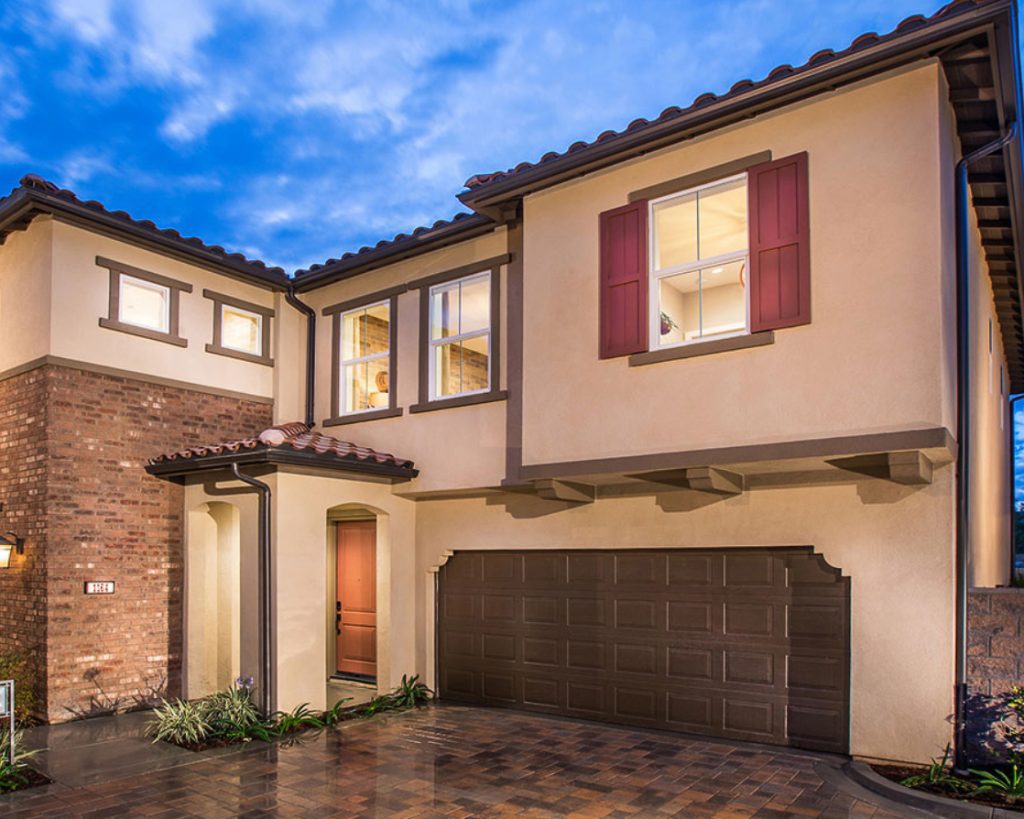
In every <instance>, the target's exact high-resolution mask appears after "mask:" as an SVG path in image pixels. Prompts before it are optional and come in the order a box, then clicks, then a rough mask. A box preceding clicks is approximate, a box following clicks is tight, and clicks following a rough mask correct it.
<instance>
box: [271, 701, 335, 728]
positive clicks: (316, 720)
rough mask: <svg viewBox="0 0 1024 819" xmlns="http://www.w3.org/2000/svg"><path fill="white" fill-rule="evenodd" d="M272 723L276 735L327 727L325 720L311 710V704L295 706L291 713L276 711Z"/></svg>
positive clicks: (272, 716)
mask: <svg viewBox="0 0 1024 819" xmlns="http://www.w3.org/2000/svg"><path fill="white" fill-rule="evenodd" d="M270 722H271V725H272V730H273V732H274V733H276V734H278V735H280V734H290V733H292V732H293V731H299V730H302V729H303V728H323V727H325V726H326V723H325V722H324V720H323V719H322V718H321V717H320V716H317V714H315V713H314V712H313V711H310V710H309V703H308V702H304V703H302V705H297V706H295V708H294V709H292V710H291V711H275V712H274V713H273V714H272V715H271V717H270Z"/></svg>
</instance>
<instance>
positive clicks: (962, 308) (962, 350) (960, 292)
mask: <svg viewBox="0 0 1024 819" xmlns="http://www.w3.org/2000/svg"><path fill="white" fill-rule="evenodd" d="M1016 135H1017V125H1016V123H1012V124H1011V125H1010V128H1009V130H1008V131H1007V132H1006V133H1005V134H1003V135H1002V136H1001V137H999V139H996V140H993V141H992V142H990V143H988V144H987V145H984V146H982V147H981V148H978V149H977V150H976V151H972V152H971V153H969V154H967V155H966V156H964V157H963V158H962V159H961V160H960V161H959V162H957V164H956V428H957V429H956V443H957V454H956V643H955V647H956V681H955V690H954V731H953V747H954V754H953V765H954V767H955V768H956V769H957V770H960V771H962V770H965V769H966V766H967V593H968V576H967V571H968V561H969V558H970V537H971V506H970V491H971V490H970V487H971V360H970V359H971V266H970V253H969V251H970V243H971V223H970V196H969V194H970V191H969V188H968V176H967V172H968V169H969V168H970V166H971V165H972V164H974V163H975V162H977V161H978V160H979V159H983V158H984V157H986V156H988V155H989V154H992V153H995V152H996V151H998V150H1000V149H1002V148H1004V147H1005V146H1006V145H1008V144H1009V143H1010V141H1011V140H1013V139H1014V138H1015V137H1016Z"/></svg>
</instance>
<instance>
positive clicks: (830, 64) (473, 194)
mask: <svg viewBox="0 0 1024 819" xmlns="http://www.w3.org/2000/svg"><path fill="white" fill-rule="evenodd" d="M1012 9H1013V3H1012V0H1002V2H993V3H991V4H987V5H985V6H982V7H980V8H973V9H969V10H966V11H962V12H959V13H957V14H954V15H952V16H950V17H949V18H946V19H943V20H938V21H935V22H932V23H928V24H925V25H923V26H922V27H921V28H919V29H916V30H912V31H910V32H906V33H900V34H898V35H896V36H893V37H892V39H889V40H886V41H883V42H881V43H878V44H877V45H874V46H868V47H866V48H864V49H863V50H859V51H854V52H852V53H850V54H845V55H842V56H839V57H837V58H835V59H832V60H829V61H827V62H824V63H822V64H820V65H817V66H810V67H808V68H803V69H797V71H796V73H794V74H792V75H790V76H788V77H785V78H783V79H779V80H769V81H766V82H764V84H763V85H762V86H761V87H755V88H753V89H751V90H749V91H746V92H743V93H740V94H738V95H736V96H734V97H731V96H729V97H726V98H724V99H722V100H719V101H714V102H710V103H708V104H707V105H705V106H702V107H700V108H698V109H696V110H693V111H689V112H686V113H683V114H681V115H680V116H677V117H674V118H672V119H668V120H666V121H664V122H653V123H651V124H650V125H647V126H643V127H641V128H638V129H637V130H636V131H634V132H632V133H628V132H627V133H623V134H620V135H619V136H616V137H611V138H609V139H607V140H605V141H604V142H598V143H593V144H591V145H589V146H587V147H585V148H581V149H580V150H578V151H575V152H573V153H567V154H563V155H561V156H559V157H558V158H556V159H552V160H550V161H548V162H547V163H542V164H538V165H536V166H535V167H532V168H528V169H525V170H523V171H520V172H518V173H513V174H511V175H510V176H508V177H506V178H503V179H497V180H495V181H493V182H485V183H484V184H482V185H479V186H477V187H474V188H471V189H469V190H466V191H463V192H462V193H460V194H459V195H458V198H459V200H460V201H461V202H462V203H463V204H464V205H466V206H467V207H469V208H471V209H473V210H474V211H476V212H477V213H481V214H485V215H490V216H493V215H495V214H496V213H499V212H504V210H505V209H507V207H508V203H509V202H510V201H511V200H515V199H519V198H522V197H523V196H525V195H527V194H529V193H534V192H536V191H539V190H543V189H545V188H549V187H552V186H554V185H558V184H560V183H562V182H565V181H567V180H569V179H572V178H575V177H578V176H582V175H584V174H587V173H591V172H593V171H596V170H600V169H602V168H605V167H608V166H610V165H614V164H618V163H620V162H623V161H626V160H628V159H632V158H635V157H638V156H642V155H643V154H645V153H649V152H651V151H654V150H658V149H659V148H663V147H665V146H667V145H669V144H672V143H676V142H680V141H682V140H685V139H692V138H694V137H697V136H701V135H703V134H706V133H709V132H711V131H714V130H718V129H720V128H722V127H725V126H727V125H731V124H734V123H736V122H740V121H742V120H745V119H751V118H753V117H755V116H758V115H759V114H762V113H765V112H766V111H770V110H774V109H776V108H780V107H782V106H784V105H788V104H791V103H793V102H797V101H799V100H801V99H805V98H807V97H810V96H813V95H815V94H818V93H821V92H823V91H828V90H832V89H834V88H837V87H839V86H841V85H848V84H849V83H852V82H857V81H859V80H862V79H865V78H867V77H869V76H872V75H874V74H879V73H883V72H885V71H889V70H892V69H894V68H898V67H900V66H901V65H906V64H908V63H911V62H914V61H915V60H920V59H925V58H929V57H932V56H935V55H936V54H937V53H938V52H940V51H942V50H943V49H945V48H947V47H949V46H950V45H953V44H954V43H956V42H958V41H960V40H962V39H964V38H967V37H970V36H973V35H975V34H978V33H980V32H982V31H984V30H985V29H986V27H989V26H992V25H993V24H999V23H1002V24H1003V25H1004V26H1012V14H1013V10H1012Z"/></svg>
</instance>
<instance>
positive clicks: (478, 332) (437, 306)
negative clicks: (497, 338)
mask: <svg viewBox="0 0 1024 819" xmlns="http://www.w3.org/2000/svg"><path fill="white" fill-rule="evenodd" d="M429 298H430V350H429V355H428V363H429V379H430V400H432V401H433V400H438V399H443V398H452V397H454V396H458V395H470V394H473V393H482V392H487V391H488V390H490V388H491V307H492V304H491V273H490V271H487V272H484V273H479V274H476V275H473V276H467V277H466V278H463V279H458V280H456V281H452V282H446V283H444V284H439V285H435V286H434V287H431V288H430V296H429Z"/></svg>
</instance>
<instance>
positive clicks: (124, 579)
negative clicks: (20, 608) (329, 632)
mask: <svg viewBox="0 0 1024 819" xmlns="http://www.w3.org/2000/svg"><path fill="white" fill-rule="evenodd" d="M34 372H35V373H37V374H38V375H37V377H38V378H41V379H42V380H43V382H44V383H45V396H44V401H43V402H41V404H40V406H43V405H45V412H46V440H47V445H46V460H45V465H46V476H45V486H46V502H45V505H46V509H45V516H44V517H45V521H44V524H43V526H44V529H45V531H46V532H47V534H48V537H47V543H46V550H45V555H46V566H45V575H46V609H47V626H46V632H45V639H46V689H47V692H46V694H47V696H46V716H47V717H48V719H50V720H51V721H60V720H66V719H69V718H72V717H73V716H76V715H84V714H89V713H95V712H98V711H103V710H107V709H109V708H112V707H120V708H124V707H127V706H130V705H132V704H133V703H134V702H135V701H136V700H137V699H139V698H146V697H149V696H152V695H153V694H154V693H157V692H160V693H163V692H165V691H166V692H169V693H170V694H172V695H176V694H178V693H179V690H180V684H181V644H182V641H181V637H182V634H181V628H182V599H183V532H184V510H183V508H182V503H183V501H182V490H181V488H180V487H178V486H176V485H174V484H170V483H167V482H165V481H160V480H157V479H155V478H151V477H150V476H148V475H147V474H146V473H145V472H144V469H143V467H144V466H145V464H146V462H147V461H148V459H149V458H151V457H152V456H153V455H156V454H158V453H161V452H166V451H170V450H173V449H178V448H180V447H183V446H190V445H198V444H203V443H212V442H216V441H221V440H230V439H232V438H237V437H241V436H245V435H251V434H254V433H256V432H259V431H260V430H262V429H265V428H266V427H268V426H270V425H271V423H272V408H271V406H270V405H269V404H263V403H258V402H254V401H246V400H240V399H236V398H227V397H220V396H214V395H210V394H208V393H203V392H199V391H192V390H182V389H179V388H174V387H168V386H158V385H154V384H148V383H144V382H141V381H135V380H132V379H127V378H118V377H113V376H109V375H99V374H95V373H88V372H84V371H81V370H76V369H70V368H66V367H55V366H47V367H44V368H41V369H39V370H36V371H34ZM14 460H15V461H17V460H18V459H17V457H15V458H14ZM3 489H4V487H2V486H0V493H2V490H3ZM30 572H31V573H32V574H33V575H34V576H36V577H38V574H37V571H36V569H34V568H33V569H29V568H28V567H26V569H25V570H24V571H22V572H20V574H23V575H24V574H27V573H30ZM86 580H113V581H115V583H116V584H117V586H116V589H117V590H116V593H115V594H114V595H110V596H86V595H85V594H84V593H83V586H84V582H85V581H86ZM31 582H34V583H37V582H38V580H37V579H36V580H33V581H31Z"/></svg>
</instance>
